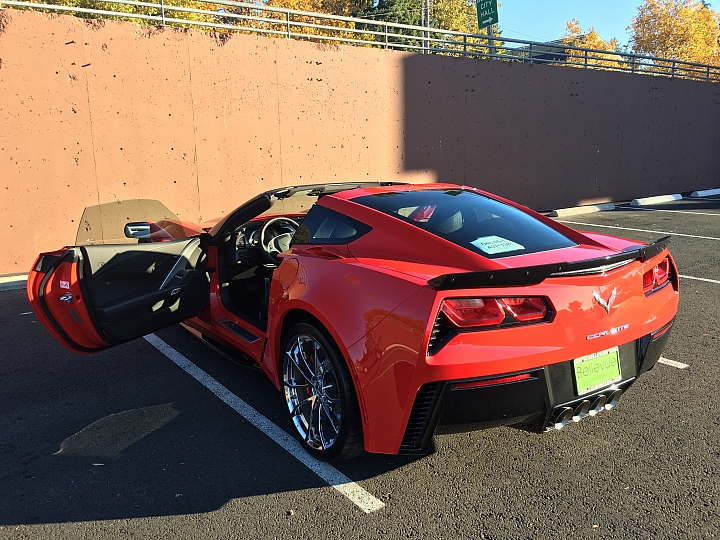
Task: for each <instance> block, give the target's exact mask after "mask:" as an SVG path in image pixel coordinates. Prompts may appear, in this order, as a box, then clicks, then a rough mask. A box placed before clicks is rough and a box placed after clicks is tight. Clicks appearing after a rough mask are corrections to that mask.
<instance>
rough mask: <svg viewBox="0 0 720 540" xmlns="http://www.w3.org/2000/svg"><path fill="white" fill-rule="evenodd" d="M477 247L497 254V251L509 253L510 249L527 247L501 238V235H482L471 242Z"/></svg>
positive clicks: (489, 253)
mask: <svg viewBox="0 0 720 540" xmlns="http://www.w3.org/2000/svg"><path fill="white" fill-rule="evenodd" d="M470 243H471V244H472V245H473V246H475V247H476V248H478V249H480V250H482V251H484V252H485V253H487V254H488V255H495V254H496V253H507V252H508V251H517V250H518V249H525V246H521V245H520V244H518V243H516V242H513V241H512V240H507V239H505V238H501V237H500V236H481V237H480V238H478V239H477V240H473V241H472V242H470Z"/></svg>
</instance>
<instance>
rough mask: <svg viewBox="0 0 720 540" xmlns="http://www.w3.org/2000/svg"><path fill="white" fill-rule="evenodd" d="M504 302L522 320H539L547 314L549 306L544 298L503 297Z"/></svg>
mask: <svg viewBox="0 0 720 540" xmlns="http://www.w3.org/2000/svg"><path fill="white" fill-rule="evenodd" d="M502 303H503V304H505V307H506V308H507V310H508V311H509V312H510V315H512V316H513V317H515V318H516V319H517V320H518V321H520V322H530V321H539V320H541V319H544V318H545V316H546V315H547V306H546V305H545V302H543V299H542V298H539V297H530V298H503V299H502Z"/></svg>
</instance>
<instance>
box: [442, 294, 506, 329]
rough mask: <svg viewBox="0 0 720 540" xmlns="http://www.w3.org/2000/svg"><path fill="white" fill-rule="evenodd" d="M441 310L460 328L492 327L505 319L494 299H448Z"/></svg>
mask: <svg viewBox="0 0 720 540" xmlns="http://www.w3.org/2000/svg"><path fill="white" fill-rule="evenodd" d="M441 310H442V312H443V313H444V314H445V315H447V317H448V319H450V321H451V322H452V323H453V324H454V325H455V326H459V327H460V328H470V327H473V326H494V325H498V324H500V323H501V322H502V321H503V319H504V318H505V312H504V311H503V308H502V306H500V303H499V302H498V301H497V300H495V299H494V298H448V299H447V300H445V301H444V302H443V304H442V308H441Z"/></svg>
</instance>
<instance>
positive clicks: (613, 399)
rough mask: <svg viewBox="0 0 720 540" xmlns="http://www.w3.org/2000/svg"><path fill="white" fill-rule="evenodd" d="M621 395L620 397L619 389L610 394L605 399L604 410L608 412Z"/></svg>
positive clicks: (620, 391)
mask: <svg viewBox="0 0 720 540" xmlns="http://www.w3.org/2000/svg"><path fill="white" fill-rule="evenodd" d="M621 395H622V390H620V389H617V390H615V391H614V392H613V393H612V394H610V395H609V396H608V398H607V403H605V410H606V411H609V410H610V409H612V408H613V407H614V406H615V405H617V403H618V400H619V399H620V396H621Z"/></svg>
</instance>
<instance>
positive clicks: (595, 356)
mask: <svg viewBox="0 0 720 540" xmlns="http://www.w3.org/2000/svg"><path fill="white" fill-rule="evenodd" d="M573 378H574V380H575V389H576V391H577V395H578V396H581V395H583V394H587V393H589V392H592V391H593V390H599V389H600V388H604V387H606V386H610V385H612V384H613V383H616V382H618V381H621V380H622V372H621V370H620V351H619V349H618V347H612V348H610V349H605V350H604V351H599V352H596V353H592V354H588V355H587V356H581V357H580V358H575V359H574V360H573Z"/></svg>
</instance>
